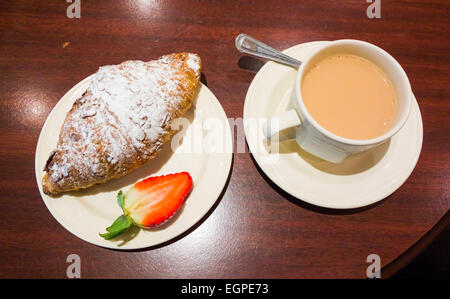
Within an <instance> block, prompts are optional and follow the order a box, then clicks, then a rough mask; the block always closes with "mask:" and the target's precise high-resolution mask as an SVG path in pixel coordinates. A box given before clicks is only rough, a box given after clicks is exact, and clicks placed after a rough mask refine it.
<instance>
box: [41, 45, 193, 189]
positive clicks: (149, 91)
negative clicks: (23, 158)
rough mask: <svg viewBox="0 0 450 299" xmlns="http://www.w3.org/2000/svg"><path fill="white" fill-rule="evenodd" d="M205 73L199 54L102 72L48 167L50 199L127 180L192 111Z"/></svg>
mask: <svg viewBox="0 0 450 299" xmlns="http://www.w3.org/2000/svg"><path fill="white" fill-rule="evenodd" d="M200 73H201V60H200V57H199V56H198V55H197V54H192V53H176V54H170V55H166V56H162V57H160V58H159V59H158V60H152V61H149V62H143V61H125V62H123V63H121V64H119V65H108V66H103V67H100V68H99V70H98V71H97V73H95V75H94V76H93V79H92V81H91V82H90V85H89V87H88V88H87V90H86V92H85V93H84V94H83V95H82V96H81V97H80V98H79V99H77V100H76V101H75V103H74V104H73V106H72V109H71V110H70V111H69V112H68V113H67V115H66V118H65V120H64V123H63V126H62V128H61V131H60V134H59V140H58V143H57V146H56V149H55V150H54V151H52V152H51V154H50V157H49V158H48V160H47V163H46V164H45V167H44V171H45V172H46V173H45V174H44V177H43V181H42V189H43V191H44V193H45V194H48V195H54V194H58V193H61V192H66V191H72V190H79V189H83V188H88V187H90V186H93V185H96V184H101V183H104V182H106V181H109V180H111V179H113V178H119V177H122V176H124V175H126V174H128V173H130V172H132V171H133V170H135V169H136V168H138V167H140V166H142V165H143V164H144V163H146V162H148V161H150V160H151V159H153V158H154V157H155V156H157V154H158V152H159V151H160V150H161V147H162V145H163V144H164V143H165V142H166V141H168V140H169V139H170V137H171V136H172V135H173V134H174V133H175V131H174V130H172V129H171V123H172V121H173V120H174V119H176V118H177V117H180V116H182V115H183V114H184V113H185V112H186V111H187V110H188V109H189V108H190V106H191V104H192V100H193V98H194V95H195V92H196V89H197V86H198V85H199V79H200Z"/></svg>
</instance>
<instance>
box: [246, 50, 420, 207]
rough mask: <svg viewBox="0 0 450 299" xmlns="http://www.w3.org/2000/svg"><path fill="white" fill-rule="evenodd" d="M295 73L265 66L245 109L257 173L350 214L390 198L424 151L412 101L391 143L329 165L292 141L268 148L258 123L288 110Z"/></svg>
mask: <svg viewBox="0 0 450 299" xmlns="http://www.w3.org/2000/svg"><path fill="white" fill-rule="evenodd" d="M325 43H327V42H311V43H305V44H300V45H297V46H294V47H291V48H289V49H287V50H285V51H284V53H286V54H288V55H290V56H293V57H294V58H297V59H299V60H303V59H305V57H307V56H308V54H309V53H310V52H311V51H313V50H314V49H315V48H316V47H320V46H321V45H323V44H325ZM295 75H296V70H294V69H293V68H290V67H286V66H283V65H280V64H278V63H274V62H268V63H266V64H265V65H264V66H263V67H262V68H261V70H260V71H259V72H258V73H257V74H256V76H255V78H254V79H253V81H252V83H251V85H250V87H249V90H248V92H247V96H246V98H245V104H244V124H245V127H244V128H245V135H246V138H247V142H248V146H249V149H250V151H251V153H252V154H253V156H254V158H255V160H256V162H257V163H258V165H259V167H260V168H261V169H262V170H263V171H264V173H265V174H266V175H267V176H268V177H269V178H270V179H271V180H272V181H273V182H274V183H275V184H276V185H278V186H279V187H280V188H281V189H283V190H284V191H286V192H287V193H289V194H290V195H292V196H294V197H296V198H298V199H301V200H303V201H305V202H308V203H311V204H313V205H317V206H321V207H326V208H336V209H351V208H358V207H362V206H366V205H370V204H373V203H375V202H377V201H379V200H382V199H383V198H385V197H387V196H389V195H390V194H392V193H393V192H394V191H395V190H397V189H398V188H399V187H400V186H401V185H402V184H403V183H404V182H405V181H406V179H407V178H408V177H409V175H410V174H411V172H412V171H413V169H414V167H415V165H416V163H417V160H418V158H419V155H420V151H421V149H422V137H423V128H422V118H421V115H420V110H419V106H418V104H417V101H416V100H415V99H414V102H413V107H412V109H411V114H410V116H409V119H408V120H407V123H406V124H405V126H404V127H403V128H402V129H401V130H400V131H399V132H398V133H397V134H396V135H395V136H394V137H393V138H391V140H390V142H388V143H386V144H384V145H381V146H379V147H377V148H374V149H371V150H369V151H366V152H363V153H360V154H357V155H353V156H350V157H348V158H347V159H346V160H344V161H343V162H342V163H339V164H333V163H330V162H327V161H324V160H322V159H319V158H317V157H315V156H313V155H311V154H309V153H307V152H305V151H303V150H302V149H301V148H300V146H298V144H297V143H296V142H295V141H284V142H281V143H280V144H272V145H267V143H266V142H265V139H264V137H263V136H262V134H261V128H260V126H261V124H262V121H263V120H264V119H266V118H268V117H271V116H273V115H275V114H277V113H279V112H281V111H284V110H286V104H287V102H288V99H289V95H290V91H291V88H292V86H293V80H295Z"/></svg>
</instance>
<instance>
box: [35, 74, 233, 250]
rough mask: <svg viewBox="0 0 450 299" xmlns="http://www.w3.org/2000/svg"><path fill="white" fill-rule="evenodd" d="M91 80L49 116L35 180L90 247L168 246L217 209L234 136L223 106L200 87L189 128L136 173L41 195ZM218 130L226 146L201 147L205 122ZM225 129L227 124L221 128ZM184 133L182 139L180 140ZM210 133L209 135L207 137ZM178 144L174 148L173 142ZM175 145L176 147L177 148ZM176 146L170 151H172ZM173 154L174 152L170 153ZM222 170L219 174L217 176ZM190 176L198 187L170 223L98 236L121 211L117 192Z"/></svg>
mask: <svg viewBox="0 0 450 299" xmlns="http://www.w3.org/2000/svg"><path fill="white" fill-rule="evenodd" d="M91 79H92V76H90V77H88V78H86V79H84V80H83V81H81V82H80V83H78V84H77V85H75V86H74V87H73V88H72V89H71V90H69V91H68V92H67V93H66V94H65V95H64V96H63V97H62V98H61V100H60V101H59V102H58V103H57V104H56V106H55V107H54V108H53V110H52V111H51V113H50V115H49V116H48V118H47V120H46V121H45V124H44V126H43V127H42V130H41V134H40V136H39V140H38V144H37V148H36V156H35V171H36V180H37V184H38V187H39V191H40V193H41V196H42V199H43V200H44V203H45V205H46V206H47V208H48V209H49V211H50V213H51V214H52V215H53V217H54V218H55V219H56V220H57V221H58V222H59V223H60V224H61V225H62V226H63V227H64V228H66V229H67V230H68V231H70V232H71V233H72V234H74V235H75V236H77V237H79V238H81V239H83V240H84V241H86V242H89V243H92V244H95V245H98V246H102V247H107V248H113V249H140V248H146V247H150V246H154V245H158V244H161V243H164V242H166V241H169V240H171V239H173V238H175V237H177V236H179V235H180V234H182V233H183V232H185V231H186V230H188V229H189V228H190V227H192V226H193V225H194V224H195V223H197V222H198V221H199V220H200V219H202V217H203V216H204V215H205V214H207V212H208V211H209V210H210V209H211V208H212V207H213V206H214V204H215V202H216V201H217V199H218V198H219V196H220V194H221V192H222V190H223V188H224V186H225V184H226V182H227V179H228V174H229V172H230V168H231V162H232V149H233V145H232V142H233V141H232V137H231V130H230V127H229V124H228V119H227V116H226V115H225V112H224V110H223V109H222V106H221V105H220V103H219V101H218V100H217V98H216V97H215V96H214V94H213V93H212V92H211V91H210V90H209V89H208V88H207V87H206V86H205V85H203V84H200V86H199V88H198V93H197V95H196V97H195V98H194V101H193V104H192V107H191V109H189V111H188V112H186V114H185V115H184V118H185V119H187V120H189V122H190V123H189V124H188V125H186V126H184V127H183V128H181V130H180V131H179V132H177V133H176V134H175V135H174V136H173V137H172V140H171V141H169V142H168V143H167V144H165V145H164V147H163V149H162V150H161V152H160V153H159V155H158V156H157V157H156V158H154V159H153V160H152V161H149V162H148V163H146V164H145V165H143V166H142V167H140V168H138V169H136V170H135V171H133V172H132V173H130V174H128V175H126V176H124V177H122V178H119V179H115V180H111V181H109V182H106V183H104V184H100V185H97V186H93V187H90V188H87V189H84V190H79V191H76V192H68V193H65V194H63V195H62V196H59V197H50V196H48V195H46V194H44V193H43V192H42V176H43V175H44V171H43V170H42V169H43V168H44V165H45V162H46V159H47V158H48V155H49V153H50V152H51V151H52V150H53V149H54V148H55V147H56V143H57V141H58V136H59V131H60V128H61V126H62V123H63V121H64V119H65V116H66V113H67V112H68V111H69V110H70V109H71V107H72V104H73V102H74V101H75V100H76V99H77V98H79V97H80V96H81V95H82V94H83V93H84V91H85V90H86V89H87V87H88V85H89V83H90V81H91ZM209 119H212V120H214V121H215V122H216V123H218V124H219V125H218V126H217V128H218V131H216V132H215V133H217V134H216V135H214V136H216V137H217V136H218V138H220V140H222V141H223V142H222V143H221V145H222V146H223V148H221V149H219V150H216V151H215V150H214V149H208V150H207V151H204V150H203V149H201V148H199V146H200V147H201V146H202V144H203V143H205V142H206V139H207V135H206V136H205V134H204V132H206V129H205V125H204V124H205V121H207V120H209ZM220 124H223V125H220ZM181 132H182V135H178V134H179V133H181ZM209 132H211V130H210V131H208V133H209ZM175 139H176V140H177V141H178V145H176V146H174V145H173V143H172V144H171V142H173V141H174V140H175ZM175 144H177V143H175ZM171 145H172V146H171ZM172 149H174V150H172ZM218 168H220V169H221V171H217V169H218ZM182 171H188V172H189V173H190V174H191V176H192V179H193V182H194V187H193V189H192V191H191V193H190V195H189V196H188V197H187V198H186V200H185V202H184V204H183V205H182V207H181V208H180V210H179V211H178V212H177V214H176V215H175V216H174V217H173V218H172V219H170V220H169V221H168V222H167V223H164V224H163V225H161V226H158V227H156V228H153V229H145V230H144V229H138V228H136V227H133V229H130V230H129V231H127V232H125V233H124V234H122V235H120V236H118V237H116V238H114V239H111V240H105V239H103V238H102V237H100V236H99V233H104V232H105V231H106V230H105V229H106V227H108V226H110V225H111V224H112V223H113V222H114V220H115V219H116V218H117V217H118V216H120V215H121V214H122V213H123V212H122V210H121V208H120V207H119V205H118V204H117V199H116V197H117V193H118V192H119V190H123V191H124V192H126V191H127V190H128V189H129V188H130V187H131V186H133V185H134V184H135V183H136V182H137V181H139V180H141V179H144V178H146V177H149V176H157V175H163V174H169V173H176V172H182Z"/></svg>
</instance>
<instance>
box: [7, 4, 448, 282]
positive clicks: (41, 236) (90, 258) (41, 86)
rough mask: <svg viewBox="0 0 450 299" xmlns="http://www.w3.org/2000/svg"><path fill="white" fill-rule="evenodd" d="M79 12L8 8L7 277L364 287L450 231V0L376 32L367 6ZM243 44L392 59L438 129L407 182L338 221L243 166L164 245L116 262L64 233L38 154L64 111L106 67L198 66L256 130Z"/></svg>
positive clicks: (403, 9)
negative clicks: (359, 44)
mask: <svg viewBox="0 0 450 299" xmlns="http://www.w3.org/2000/svg"><path fill="white" fill-rule="evenodd" d="M69 5H70V4H69V3H66V1H63V0H60V1H25V0H22V1H6V0H2V1H0V45H1V47H0V53H1V55H0V70H1V75H2V78H1V81H0V82H1V83H0V99H1V101H0V109H1V113H0V134H1V138H0V151H1V153H0V167H1V171H0V180H1V181H0V188H1V195H2V200H1V207H2V209H1V216H0V243H1V249H0V250H1V256H0V277H61V278H64V277H66V268H67V266H68V264H67V262H66V258H67V256H68V255H69V254H72V253H75V254H78V255H79V256H80V257H81V271H82V272H81V275H82V277H83V278H88V277H101V278H109V277H130V278H133V277H146V278H161V277H162V278H244V277H247V278H287V277H289V278H299V277H302V278H306V277H308V278H312V277H355V278H364V277H365V276H366V268H367V266H368V263H367V262H366V258H367V256H368V255H369V254H371V253H376V254H378V255H379V256H380V257H381V264H382V266H383V267H384V269H383V272H382V276H384V277H387V276H389V275H392V273H394V272H395V271H396V269H398V268H400V267H401V266H403V265H404V264H405V263H406V262H408V261H409V260H411V258H412V257H414V256H415V254H417V252H418V251H420V249H421V248H423V246H425V244H426V242H427V241H426V240H430V239H432V237H433V236H434V235H435V234H437V233H438V232H439V230H440V228H441V227H443V226H445V224H446V223H448V222H449V216H448V213H447V212H448V210H449V206H450V200H449V197H450V191H449V179H450V171H449V164H450V150H449V149H450V134H449V131H450V122H449V116H450V115H449V111H450V110H449V107H450V101H449V97H450V87H449V79H450V56H449V53H450V39H449V30H450V27H449V20H450V3H449V2H448V1H445V0H427V1H425V0H423V1H387V0H382V3H381V18H380V19H369V18H368V17H367V15H366V9H367V7H368V6H369V3H366V1H365V0H352V1H350V0H349V1H332V0H328V1H325V0H324V1H317V0H308V1H306V0H302V1H299V0H293V1H263V0H258V1H224V0H220V1H196V0H189V1H161V0H130V1H93V0H91V1H88V0H81V18H79V19H77V18H73V19H71V18H68V17H67V16H66V8H67V7H68V6H69ZM240 32H245V33H247V34H249V35H252V36H254V37H256V38H259V39H262V40H264V41H266V42H267V43H268V44H270V45H274V46H275V47H276V48H278V49H284V48H287V47H290V46H293V45H296V44H299V43H303V42H307V41H314V40H335V39H341V38H353V39H361V40H366V41H369V42H371V43H374V44H377V45H379V46H381V47H382V48H384V49H385V50H387V51H388V52H390V53H391V54H392V55H393V56H394V57H395V58H396V59H397V60H398V61H399V62H400V63H401V64H402V66H403V67H404V69H405V70H406V72H407V74H408V76H409V78H410V81H411V85H412V87H413V90H414V93H415V95H416V97H417V99H418V102H419V105H420V109H421V112H422V117H423V122H424V142H423V149H422V154H421V156H420V159H419V162H418V164H417V166H416V168H415V170H414V172H413V174H412V175H411V177H410V178H409V179H408V181H407V182H406V183H405V184H404V185H403V186H402V187H401V188H400V189H399V190H398V191H397V192H395V193H394V194H393V195H391V196H389V197H388V198H387V199H386V200H384V201H382V202H381V203H379V204H377V205H374V206H371V207H369V208H365V209H359V210H352V211H333V210H326V209H320V208H316V207H312V206H310V205H308V204H305V203H303V202H300V201H298V200H296V199H294V198H291V197H289V196H287V195H286V194H284V193H283V192H282V191H280V190H279V189H278V188H277V187H276V186H274V185H273V183H271V182H270V180H269V179H268V178H266V177H265V176H264V175H262V172H261V170H260V169H259V168H258V166H257V165H256V163H255V161H254V160H253V159H252V156H251V154H249V153H248V152H247V153H237V154H234V162H233V168H232V172H231V174H230V178H229V181H228V183H227V186H226V189H225V190H224V192H223V196H221V198H220V199H219V200H218V202H217V204H216V205H215V206H214V208H213V209H212V210H211V211H210V213H208V215H207V216H206V217H205V218H203V219H202V221H200V223H198V224H197V225H196V226H195V227H194V228H192V229H190V230H189V231H188V232H187V233H185V234H183V235H182V236H180V237H179V238H177V239H175V240H172V241H170V242H168V243H166V244H163V245H162V246H157V247H156V248H150V249H146V250H141V251H134V252H121V251H114V250H108V249H103V248H99V247H96V246H94V245H91V244H88V243H86V242H84V241H82V240H80V239H78V238H77V237H75V236H73V235H72V234H70V233H69V232H68V231H66V230H65V229H64V228H63V227H62V226H61V225H59V224H58V223H57V222H56V220H55V219H54V218H53V217H52V216H51V214H50V213H49V211H48V210H47V208H46V207H45V205H44V203H43V201H42V199H41V197H40V195H39V191H38V188H37V185H36V180H35V175H34V153H35V147H36V143H37V139H38V136H39V132H40V130H41V127H42V125H43V124H44V121H45V119H46V117H47V115H48V114H49V112H50V111H51V109H52V108H53V106H54V105H55V104H56V103H57V102H58V100H59V99H60V97H61V96H62V95H63V94H64V93H65V92H66V91H67V90H69V89H70V88H71V87H72V86H73V85H75V84H76V83H77V82H79V81H80V80H81V79H83V78H85V77H87V76H88V75H90V74H92V73H94V72H95V71H96V70H97V68H98V67H99V66H101V65H105V64H115V63H120V62H122V61H123V60H127V59H141V60H150V59H154V58H157V57H158V56H160V55H162V54H166V53H171V52H177V51H194V52H197V53H199V54H200V56H201V57H202V59H203V62H204V76H205V79H206V82H207V85H208V87H209V88H210V89H211V91H212V92H213V93H214V94H215V95H216V96H217V97H218V99H219V100H220V102H221V103H222V105H223V107H224V109H225V112H226V113H227V115H228V117H230V118H239V117H242V109H243V102H244V98H245V94H246V91H247V88H248V87H249V84H250V82H251V81H252V79H253V77H254V75H255V73H254V72H253V71H249V70H246V69H243V67H242V65H240V64H239V61H242V59H241V54H240V53H239V52H238V51H236V49H235V47H234V38H235V37H236V35H237V34H238V33H240ZM255 67H257V66H255ZM446 213H447V216H445V215H446ZM438 223H439V224H438ZM410 247H411V248H410ZM409 248H410V249H409ZM408 249H409V250H408Z"/></svg>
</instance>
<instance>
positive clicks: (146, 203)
mask: <svg viewBox="0 0 450 299" xmlns="http://www.w3.org/2000/svg"><path fill="white" fill-rule="evenodd" d="M191 188H192V178H191V176H190V174H189V173H188V172H180V173H175V174H168V175H162V176H157V177H150V178H147V179H145V180H142V181H140V182H137V183H136V184H135V185H134V186H133V187H132V188H131V189H130V190H128V192H127V193H126V194H125V196H123V195H122V191H120V192H119V194H118V195H117V201H118V203H119V206H120V207H121V208H122V210H123V212H124V214H123V215H121V216H120V217H119V218H117V219H116V221H114V223H113V224H112V225H111V226H110V227H108V228H107V229H106V230H107V231H108V232H107V233H105V234H100V236H101V237H103V238H105V239H107V240H109V239H112V238H114V237H115V236H117V235H119V234H121V233H123V232H124V231H126V230H127V229H128V228H129V227H130V226H131V225H132V224H135V225H137V226H140V227H142V228H149V227H154V226H157V225H160V224H162V223H164V222H165V221H167V220H168V219H169V218H171V217H172V216H173V215H174V214H175V213H176V212H177V211H178V209H179V208H180V207H181V205H182V204H183V201H184V199H185V198H186V196H187V195H188V193H189V192H190V190H191Z"/></svg>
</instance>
